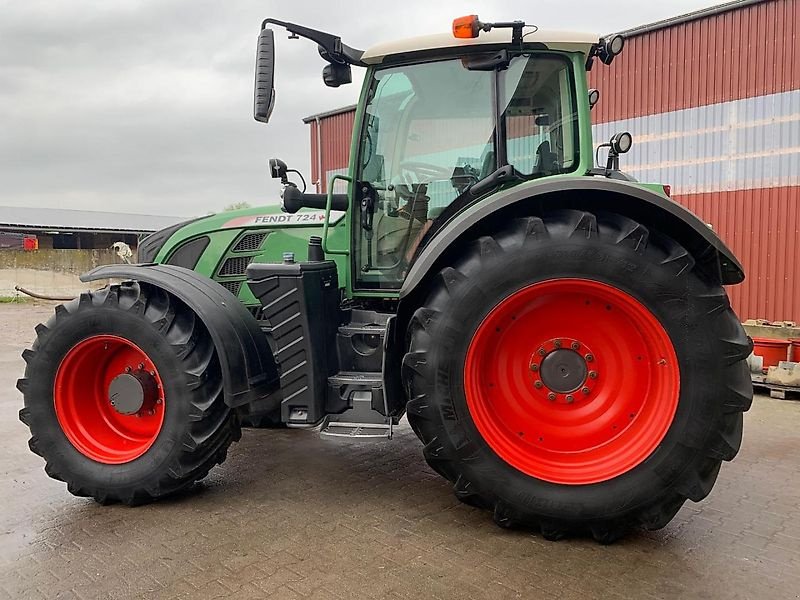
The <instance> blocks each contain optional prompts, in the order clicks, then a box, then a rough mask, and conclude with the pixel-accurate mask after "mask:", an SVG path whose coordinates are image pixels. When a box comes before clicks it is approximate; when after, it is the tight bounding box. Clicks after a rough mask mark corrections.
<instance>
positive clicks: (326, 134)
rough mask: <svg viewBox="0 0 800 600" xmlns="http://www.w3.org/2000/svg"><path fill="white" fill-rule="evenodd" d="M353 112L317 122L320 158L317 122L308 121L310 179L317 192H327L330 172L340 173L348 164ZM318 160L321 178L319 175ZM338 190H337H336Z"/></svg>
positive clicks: (342, 113) (353, 118) (324, 118)
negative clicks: (314, 184) (320, 152)
mask: <svg viewBox="0 0 800 600" xmlns="http://www.w3.org/2000/svg"><path fill="white" fill-rule="evenodd" d="M355 116H356V112H355V110H348V111H346V112H341V113H337V114H335V115H329V116H327V117H323V118H321V119H320V120H319V125H320V134H321V135H320V139H321V140H322V156H321V157H320V156H319V154H318V153H317V121H316V120H312V121H309V125H311V127H310V130H311V179H312V180H313V181H315V182H318V183H317V190H319V191H320V192H327V191H328V174H329V173H330V172H331V171H342V170H346V169H347V165H348V164H350V140H351V138H352V135H353V124H354V123H355ZM320 158H321V163H322V177H320V174H319V164H320ZM337 189H338V188H337Z"/></svg>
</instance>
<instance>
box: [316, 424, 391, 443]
mask: <svg viewBox="0 0 800 600" xmlns="http://www.w3.org/2000/svg"><path fill="white" fill-rule="evenodd" d="M319 435H320V437H329V438H350V439H388V440H390V439H392V423H391V421H390V422H389V423H348V422H346V421H329V422H327V423H325V424H324V425H323V426H322V429H321V430H320V432H319Z"/></svg>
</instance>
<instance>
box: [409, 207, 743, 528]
mask: <svg viewBox="0 0 800 600" xmlns="http://www.w3.org/2000/svg"><path fill="white" fill-rule="evenodd" d="M751 347H752V343H751V341H750V339H749V338H748V337H747V336H746V335H745V332H744V330H743V329H742V327H741V325H740V323H739V320H738V319H737V318H736V315H735V314H734V313H733V311H732V310H731V307H730V303H729V301H728V297H727V295H726V293H725V291H724V289H723V288H722V286H721V285H720V282H719V275H718V273H715V271H714V269H713V268H708V266H707V265H706V263H703V264H700V263H696V262H695V259H694V258H693V257H692V256H691V255H690V254H689V253H688V252H687V251H686V249H684V248H683V247H681V246H680V245H679V244H678V243H676V242H675V241H674V240H673V239H671V238H670V237H668V236H667V235H665V234H664V233H662V232H657V231H653V230H650V231H648V229H647V228H646V227H644V226H643V225H641V224H639V223H636V222H634V221H632V220H630V219H628V218H626V217H623V216H620V215H618V214H611V213H599V212H598V213H597V214H596V215H595V214H592V213H588V212H583V211H578V210H560V211H554V212H550V213H545V214H543V215H542V216H541V217H525V218H519V219H516V220H513V221H511V222H510V224H509V226H508V228H506V229H504V230H502V231H498V232H497V233H495V234H493V235H487V236H483V237H480V238H479V239H477V240H475V241H474V243H472V245H471V246H470V247H467V248H464V251H463V252H462V253H461V254H460V256H459V258H458V259H456V260H454V261H453V263H452V266H448V267H445V268H443V269H442V270H441V271H440V273H439V274H438V279H437V281H436V282H435V283H434V285H433V288H432V289H431V290H430V293H429V295H428V297H427V300H426V301H425V302H424V305H423V306H422V307H421V308H419V309H417V310H416V311H415V313H414V315H413V317H412V318H411V320H410V324H409V328H408V336H407V354H406V355H405V356H404V359H403V382H404V385H405V387H406V391H407V394H408V398H409V402H408V404H407V414H408V420H409V422H410V424H411V426H412V428H413V429H414V431H415V432H416V434H417V436H418V437H419V438H420V439H421V440H422V442H423V444H424V455H425V458H426V460H427V462H428V464H429V465H430V466H431V467H432V468H433V469H434V470H435V471H436V472H438V473H439V474H441V475H442V476H444V477H445V478H447V479H448V480H450V481H451V482H452V483H453V486H454V491H455V494H456V496H457V497H458V498H459V499H460V500H462V501H463V502H465V503H467V504H470V505H473V506H478V507H483V508H487V509H489V510H491V511H492V512H493V515H494V520H495V522H496V523H497V524H498V525H500V526H502V527H515V526H524V527H533V528H537V529H539V530H540V531H541V533H542V535H543V536H544V537H545V538H547V539H559V538H562V537H564V536H567V535H585V534H590V535H592V536H593V537H594V538H595V539H596V540H597V541H599V542H601V543H611V542H613V541H614V540H616V539H618V538H620V537H621V536H623V535H624V534H625V533H626V532H627V531H629V530H630V529H632V528H636V527H645V528H647V529H659V528H661V527H664V526H665V525H666V524H667V523H668V522H669V521H670V520H671V519H672V518H673V517H674V516H675V514H676V513H677V512H678V510H679V509H680V507H681V506H682V505H683V503H684V502H685V501H686V499H687V498H688V499H690V500H693V501H695V502H697V501H700V500H702V499H703V498H705V497H706V496H707V495H708V493H709V492H710V491H711V488H712V487H713V485H714V482H715V481H716V478H717V474H718V472H719V469H720V464H721V461H723V460H731V459H732V458H733V457H734V456H735V455H736V453H737V451H738V450H739V446H740V443H741V438H742V422H743V417H742V413H743V411H746V410H747V409H748V408H749V407H750V403H751V401H752V394H753V391H752V385H751V383H750V376H749V372H748V368H747V365H746V363H745V359H746V358H747V356H748V355H749V354H750V351H751Z"/></svg>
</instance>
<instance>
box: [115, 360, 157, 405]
mask: <svg viewBox="0 0 800 600" xmlns="http://www.w3.org/2000/svg"><path fill="white" fill-rule="evenodd" d="M126 371H129V372H126V373H120V374H119V375H117V376H116V377H114V379H112V380H111V384H110V385H109V386H108V400H109V402H110V403H111V406H112V407H113V408H114V410H116V411H117V412H118V413H119V414H121V415H135V414H137V413H140V412H142V411H145V412H147V411H152V409H153V406H154V405H155V402H156V399H157V397H158V384H157V383H156V380H155V377H153V376H152V375H150V373H148V372H147V371H143V370H141V369H139V370H136V371H133V370H131V369H130V367H128V369H126Z"/></svg>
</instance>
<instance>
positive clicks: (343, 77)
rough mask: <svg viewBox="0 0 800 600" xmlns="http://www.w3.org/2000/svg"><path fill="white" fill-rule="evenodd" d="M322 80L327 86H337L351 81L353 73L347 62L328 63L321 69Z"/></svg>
mask: <svg viewBox="0 0 800 600" xmlns="http://www.w3.org/2000/svg"><path fill="white" fill-rule="evenodd" d="M322 80H323V81H324V82H325V85H327V86H328V87H339V86H340V85H343V84H345V83H350V82H351V81H353V73H352V71H351V70H350V65H348V64H339V63H328V64H327V65H325V67H324V68H323V69H322Z"/></svg>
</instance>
